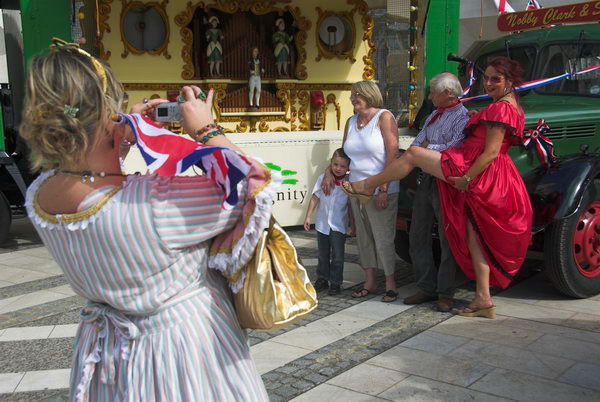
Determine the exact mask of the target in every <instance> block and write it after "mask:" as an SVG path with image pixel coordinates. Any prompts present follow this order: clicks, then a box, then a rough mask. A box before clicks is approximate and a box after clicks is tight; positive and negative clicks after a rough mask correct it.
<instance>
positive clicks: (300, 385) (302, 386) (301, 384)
mask: <svg viewBox="0 0 600 402" xmlns="http://www.w3.org/2000/svg"><path fill="white" fill-rule="evenodd" d="M314 386H315V384H313V383H310V382H306V381H296V382H294V383H293V384H292V387H294V388H296V389H297V390H298V391H307V390H309V389H311V388H313V387H314Z"/></svg>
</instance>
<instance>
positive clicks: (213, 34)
mask: <svg viewBox="0 0 600 402" xmlns="http://www.w3.org/2000/svg"><path fill="white" fill-rule="evenodd" d="M208 23H209V24H210V25H211V28H208V29H207V30H206V41H207V42H208V46H207V47H206V56H207V57H208V67H209V71H210V76H211V77H215V76H219V75H221V65H222V64H223V47H222V46H221V41H222V40H223V38H225V37H224V36H223V32H222V31H221V30H220V29H219V28H217V26H218V25H219V19H218V18H217V17H215V16H214V15H213V16H212V17H210V18H209V19H208Z"/></svg>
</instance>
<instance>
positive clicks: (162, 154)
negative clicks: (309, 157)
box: [120, 113, 251, 209]
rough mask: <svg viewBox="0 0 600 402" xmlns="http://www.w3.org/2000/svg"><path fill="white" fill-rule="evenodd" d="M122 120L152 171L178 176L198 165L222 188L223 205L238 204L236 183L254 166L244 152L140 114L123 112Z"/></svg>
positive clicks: (229, 207)
mask: <svg viewBox="0 0 600 402" xmlns="http://www.w3.org/2000/svg"><path fill="white" fill-rule="evenodd" d="M120 122H121V123H127V124H129V127H131V130H132V131H133V134H134V135H135V138H136V142H137V146H138V148H139V150H140V152H141V154H142V156H143V158H144V161H145V162H146V165H148V169H149V170H150V172H152V173H157V174H158V175H160V176H177V175H179V174H181V173H183V172H185V171H186V170H187V169H189V168H190V167H192V166H197V167H199V168H200V169H202V171H203V172H204V173H205V174H206V175H207V177H208V178H209V179H211V180H212V181H213V182H214V183H216V184H217V185H218V186H219V187H221V189H222V190H223V193H224V194H225V195H224V199H223V204H222V207H223V208H224V209H231V208H233V207H234V206H235V205H236V204H237V201H238V192H237V185H238V183H239V182H240V181H242V180H243V179H244V178H245V177H246V175H247V174H248V172H249V171H250V167H251V163H250V161H249V160H248V158H246V157H245V156H244V155H242V154H240V153H238V152H236V151H234V150H231V149H229V148H224V147H210V146H207V145H202V144H198V143H197V142H195V141H192V140H188V139H187V138H184V137H182V136H180V135H177V134H175V133H172V132H171V131H169V130H167V129H165V128H163V127H161V126H159V125H157V124H156V123H155V122H154V121H152V120H150V119H149V118H147V117H144V116H141V115H139V114H123V113H122V114H120Z"/></svg>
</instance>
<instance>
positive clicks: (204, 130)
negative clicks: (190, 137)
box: [194, 123, 223, 138]
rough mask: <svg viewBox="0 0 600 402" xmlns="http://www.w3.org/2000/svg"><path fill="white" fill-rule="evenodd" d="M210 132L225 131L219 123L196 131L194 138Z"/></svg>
mask: <svg viewBox="0 0 600 402" xmlns="http://www.w3.org/2000/svg"><path fill="white" fill-rule="evenodd" d="M210 130H223V127H221V126H220V125H218V124H217V123H210V124H207V125H206V126H204V127H200V128H199V129H197V130H196V131H194V137H196V138H197V137H202V136H203V135H204V134H205V133H206V132H207V131H210Z"/></svg>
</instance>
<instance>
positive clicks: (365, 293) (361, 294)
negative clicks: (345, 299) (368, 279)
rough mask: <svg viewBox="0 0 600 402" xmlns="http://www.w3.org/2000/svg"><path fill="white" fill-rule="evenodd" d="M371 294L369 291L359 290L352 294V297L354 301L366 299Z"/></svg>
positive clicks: (365, 289)
mask: <svg viewBox="0 0 600 402" xmlns="http://www.w3.org/2000/svg"><path fill="white" fill-rule="evenodd" d="M370 293H371V291H370V290H369V289H367V288H362V289H361V290H359V291H357V292H354V293H352V297H353V298H354V299H359V298H361V297H367V296H368V295H369V294H370Z"/></svg>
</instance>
